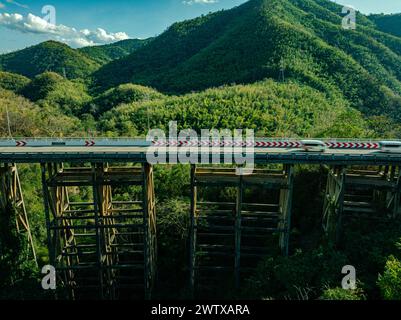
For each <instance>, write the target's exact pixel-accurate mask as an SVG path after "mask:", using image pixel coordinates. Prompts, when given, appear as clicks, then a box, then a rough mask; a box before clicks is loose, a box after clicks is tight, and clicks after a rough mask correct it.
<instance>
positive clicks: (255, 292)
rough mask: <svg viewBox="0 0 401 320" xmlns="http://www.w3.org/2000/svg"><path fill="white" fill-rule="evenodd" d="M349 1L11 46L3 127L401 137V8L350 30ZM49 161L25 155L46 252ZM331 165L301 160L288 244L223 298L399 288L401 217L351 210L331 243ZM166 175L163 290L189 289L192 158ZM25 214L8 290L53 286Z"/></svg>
mask: <svg viewBox="0 0 401 320" xmlns="http://www.w3.org/2000/svg"><path fill="white" fill-rule="evenodd" d="M341 8H342V7H341V6H339V5H337V4H335V3H333V2H331V1H328V0H251V1H248V2H247V3H245V4H243V5H241V6H239V7H236V8H234V9H231V10H225V11H220V12H216V13H211V14H209V15H205V16H201V17H199V18H196V19H193V20H188V21H183V22H179V23H175V24H173V25H172V26H171V27H170V28H168V29H167V30H166V31H165V32H164V33H162V34H161V35H159V36H157V37H155V38H152V39H147V40H124V41H120V42H117V43H114V44H110V45H105V46H97V47H87V48H81V49H72V48H70V47H69V46H67V45H65V44H62V43H59V42H56V41H48V42H44V43H41V44H39V45H36V46H32V47H29V48H26V49H23V50H20V51H16V52H13V53H8V54H5V55H0V122H1V126H0V131H1V132H0V135H1V136H3V137H7V136H9V130H8V119H9V123H10V131H11V134H12V136H14V137H22V136H25V137H27V136H51V137H63V136H64V137H66V136H68V137H71V136H80V137H82V136H85V137H87V136H91V137H93V136H107V137H118V136H142V137H143V136H145V135H146V132H147V131H148V129H149V126H150V128H161V129H165V128H167V125H168V122H169V121H172V120H175V121H177V122H178V126H179V129H183V128H193V129H195V130H200V129H204V128H205V129H206V128H209V129H210V128H217V129H219V128H229V129H236V128H250V129H254V130H255V132H256V134H257V135H258V136H264V137H336V138H372V139H376V138H378V139H379V138H380V139H384V138H397V139H400V138H401V123H400V120H401V116H400V115H401V112H400V110H401V96H400V92H401V37H400V33H399V30H401V20H400V19H399V15H393V16H387V15H377V16H364V15H362V14H359V13H358V17H357V29H356V30H344V29H342V27H341V20H342V17H343V16H342V15H341ZM397 30H398V31H397ZM280 70H281V71H280ZM280 74H281V76H280ZM7 113H8V119H7ZM39 171H40V169H39V168H38V167H37V166H28V165H24V166H21V167H20V176H21V177H22V182H23V190H24V195H25V201H26V203H27V208H28V212H29V216H30V221H31V225H32V228H33V234H34V239H35V245H36V248H37V252H38V255H39V264H40V265H43V264H45V263H46V262H47V261H48V252H47V248H46V240H45V238H46V235H45V234H46V230H45V222H44V214H43V205H42V202H41V201H42V199H41V197H42V196H41V192H42V191H41V184H40V172H39ZM325 174H326V173H325V171H324V169H323V168H316V167H304V166H301V167H297V168H296V177H295V188H296V190H297V192H296V193H295V199H294V201H293V202H294V206H295V208H294V215H293V220H294V221H293V227H292V232H291V246H290V247H291V254H290V256H289V257H282V256H280V255H279V254H277V252H275V250H272V253H271V255H269V256H267V257H266V258H265V259H264V261H263V263H261V264H260V266H259V269H258V272H256V273H255V274H254V276H253V277H251V278H250V279H249V281H248V282H247V284H246V286H244V288H243V289H242V291H241V292H236V293H235V294H234V293H230V294H227V296H226V297H245V298H255V299H339V300H360V299H401V296H400V292H401V222H396V223H395V222H394V223H388V222H383V223H379V224H377V223H372V222H369V221H364V222H358V223H353V224H352V223H350V224H348V225H346V226H345V228H346V230H347V232H346V234H345V236H344V238H343V239H342V240H341V244H340V246H339V247H336V248H333V247H331V246H329V245H328V244H327V243H326V242H325V241H322V239H323V238H324V237H323V233H322V231H321V225H320V222H321V221H320V220H321V208H322V197H323V196H322V190H323V189H324V187H322V183H325ZM155 179H156V182H155V187H156V195H157V219H158V222H157V223H158V242H159V243H158V244H159V287H160V288H159V290H158V296H157V297H158V298H187V296H186V294H187V292H186V284H187V271H188V270H187V262H188V258H187V256H186V252H187V246H188V243H187V239H188V223H189V222H188V210H189V196H190V195H189V167H187V166H181V165H179V166H158V167H156V168H155ZM14 218H15V217H13V212H8V213H7V214H3V215H1V219H0V288H1V290H0V298H19V299H23V298H25V299H27V298H46V296H44V295H43V292H42V290H40V289H39V284H38V283H39V282H38V281H39V277H40V274H39V273H38V272H36V271H35V266H34V265H33V264H32V263H31V261H30V260H29V259H28V258H27V257H28V253H27V251H26V248H24V239H23V238H22V236H21V235H19V234H17V233H16V232H15V231H13V230H14V229H13V228H12V227H10V225H11V224H12V223H13V221H14V220H13V219H14ZM177 252H179V254H177ZM171 257H174V258H171ZM349 261H352V262H353V263H354V264H355V266H356V267H357V269H358V270H360V273H359V274H358V279H359V281H360V282H359V283H358V289H357V290H354V291H346V290H343V289H341V288H340V283H341V282H340V280H341V273H339V272H338V270H341V267H342V266H343V265H346V264H347V263H348V262H349ZM13 266H14V267H13ZM15 266H17V268H15ZM231 294H232V295H231Z"/></svg>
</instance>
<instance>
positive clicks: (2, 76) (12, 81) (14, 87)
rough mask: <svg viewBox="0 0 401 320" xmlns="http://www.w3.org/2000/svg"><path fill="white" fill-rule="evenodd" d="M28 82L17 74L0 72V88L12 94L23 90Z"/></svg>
mask: <svg viewBox="0 0 401 320" xmlns="http://www.w3.org/2000/svg"><path fill="white" fill-rule="evenodd" d="M29 82H30V80H29V79H28V78H27V77H24V76H21V75H19V74H15V73H10V72H3V71H0V88H1V89H5V90H10V91H13V92H19V91H20V90H21V89H22V88H24V87H25V86H26V85H27V84H28V83H29Z"/></svg>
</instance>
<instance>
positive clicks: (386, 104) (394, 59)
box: [95, 0, 401, 118]
mask: <svg viewBox="0 0 401 320" xmlns="http://www.w3.org/2000/svg"><path fill="white" fill-rule="evenodd" d="M341 9H342V7H341V6H339V5H336V4H333V3H331V2H329V1H325V0H324V1H314V0H302V1H300V0H269V1H267V0H252V1H249V2H247V3H245V4H244V5H242V6H240V7H238V8H235V9H232V10H228V11H223V12H218V13H214V14H211V15H207V16H204V17H200V18H197V19H194V20H188V21H184V22H181V23H176V24H174V25H172V26H171V27H170V28H169V29H168V30H167V31H166V32H165V33H163V34H162V35H160V36H159V37H157V38H155V39H154V41H152V43H150V44H149V45H148V46H145V47H143V48H141V49H139V50H138V51H137V52H135V53H133V54H131V55H129V56H127V57H126V58H123V59H120V60H116V61H114V62H111V63H110V64H108V65H106V66H104V67H103V68H101V69H100V70H99V71H97V72H95V83H96V85H98V86H100V88H108V87H111V86H115V85H118V84H120V83H125V82H134V83H140V84H143V85H150V86H152V87H155V88H156V89H158V90H160V91H162V92H167V93H183V92H189V91H192V90H203V89H205V88H208V87H213V86H218V85H222V84H227V83H250V82H254V81H256V80H260V79H263V78H265V77H270V78H273V79H278V76H279V71H280V67H281V65H282V66H283V67H284V69H285V77H286V78H290V79H294V80H297V81H300V82H302V83H305V84H308V85H310V86H312V87H314V88H316V89H318V90H320V91H322V92H325V93H327V94H329V95H338V94H341V95H343V96H344V97H345V98H346V99H347V100H349V101H350V103H351V104H352V106H353V107H356V108H358V109H359V110H361V111H363V112H364V113H366V114H371V115H372V114H375V115H378V114H382V113H386V114H389V115H391V117H394V118H398V117H399V112H398V108H399V107H400V105H401V100H400V99H399V97H398V93H399V92H400V91H401V84H400V80H401V67H400V66H401V58H400V54H401V51H400V50H401V39H399V38H395V37H393V36H391V35H388V34H385V33H382V32H380V31H379V30H377V29H375V28H374V24H373V23H372V22H371V21H370V20H369V19H368V18H366V17H365V16H363V15H359V17H358V18H359V19H358V28H357V30H354V31H350V30H344V29H343V28H342V26H341V21H342V15H341Z"/></svg>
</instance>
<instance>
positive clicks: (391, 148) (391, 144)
mask: <svg viewBox="0 0 401 320" xmlns="http://www.w3.org/2000/svg"><path fill="white" fill-rule="evenodd" d="M379 144H380V151H381V152H384V153H401V141H380V142H379Z"/></svg>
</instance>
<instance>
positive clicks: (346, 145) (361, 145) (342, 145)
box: [326, 142, 380, 149]
mask: <svg viewBox="0 0 401 320" xmlns="http://www.w3.org/2000/svg"><path fill="white" fill-rule="evenodd" d="M326 145H327V147H329V148H330V149H379V148H380V145H379V143H374V142H326Z"/></svg>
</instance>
